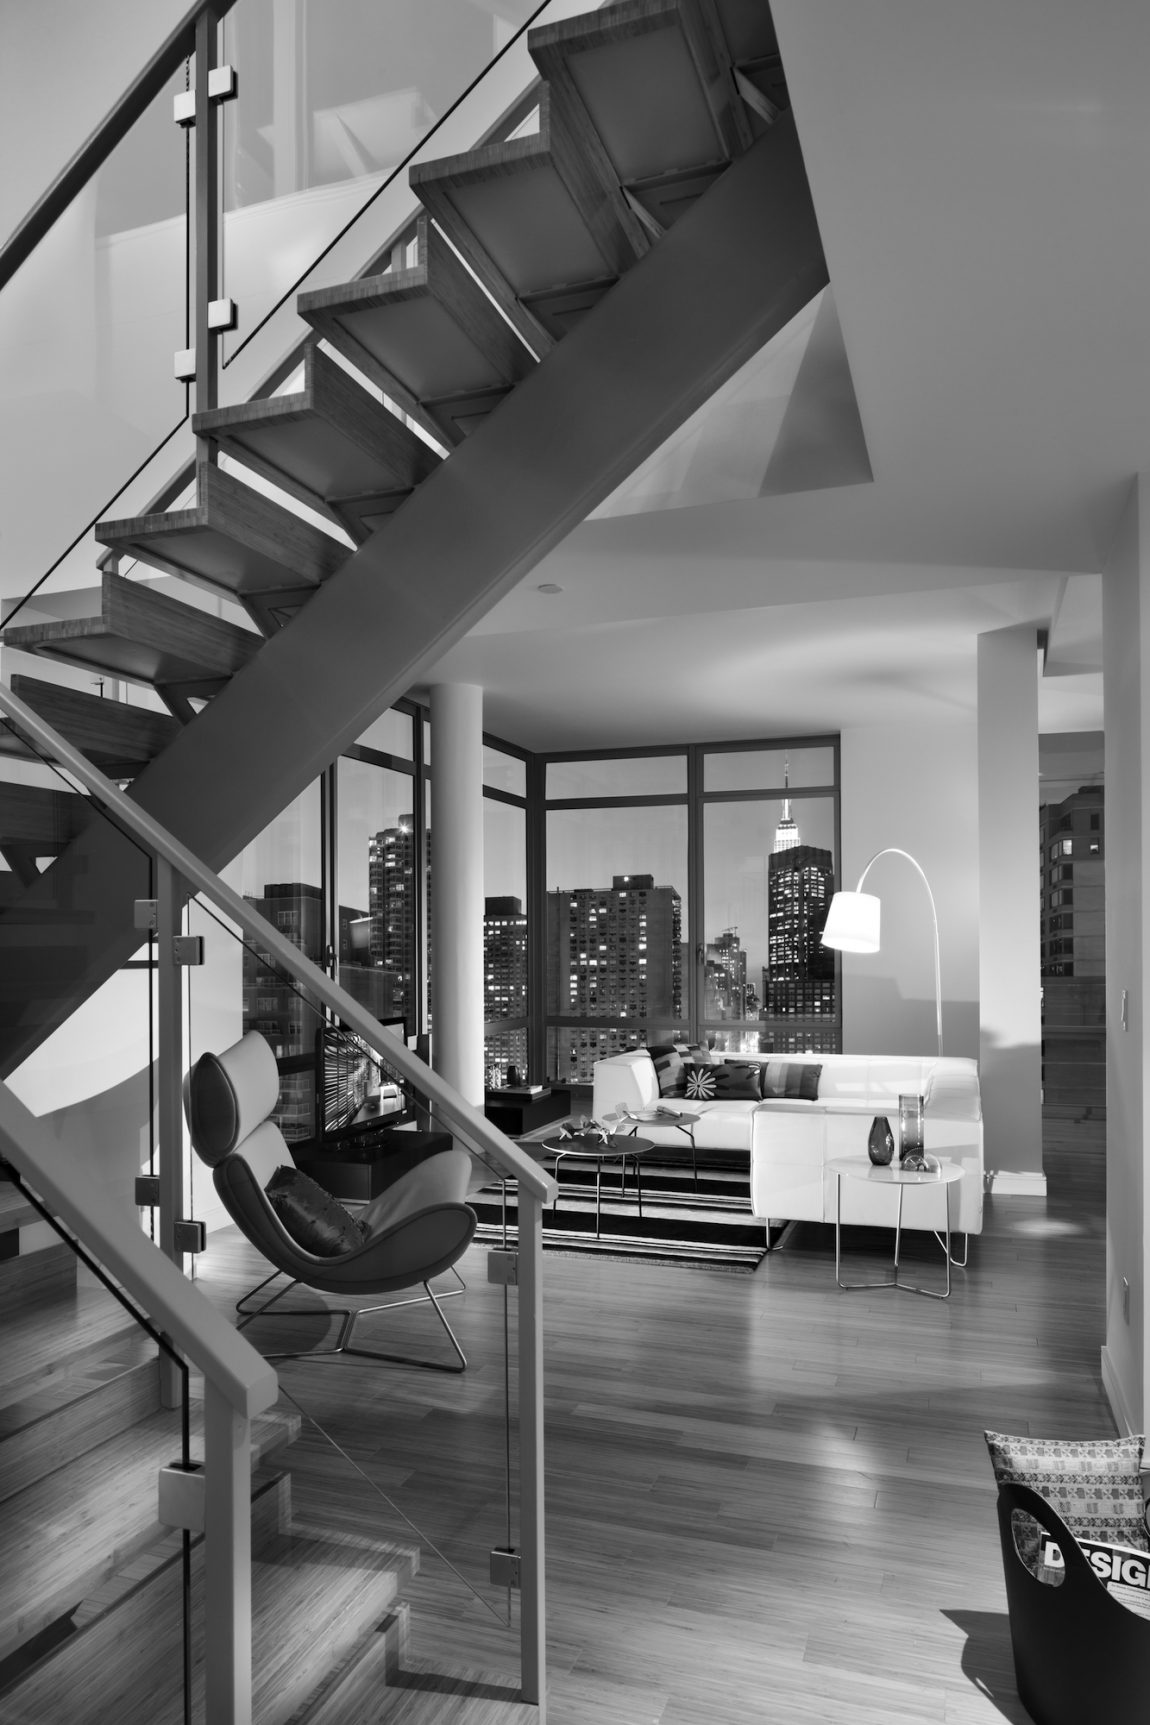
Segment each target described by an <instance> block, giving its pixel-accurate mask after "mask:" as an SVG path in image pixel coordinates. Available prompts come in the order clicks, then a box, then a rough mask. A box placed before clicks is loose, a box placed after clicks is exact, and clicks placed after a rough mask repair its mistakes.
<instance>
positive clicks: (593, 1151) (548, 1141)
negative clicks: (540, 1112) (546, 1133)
mask: <svg viewBox="0 0 1150 1725" xmlns="http://www.w3.org/2000/svg"><path fill="white" fill-rule="evenodd" d="M542 1148H543V1149H544V1150H547V1151H549V1152H550V1154H551V1155H553V1156H554V1158H555V1183H556V1186H558V1183H559V1164H560V1162H562V1160H563V1158H564V1157H565V1156H577V1157H579V1158H580V1160H582V1161H588V1160H591V1161H594V1163H595V1238H596V1239H598V1238H599V1228H600V1223H601V1221H602V1215H603V1163H604V1162H615V1161H617V1162H618V1163H619V1194H620V1196H622V1194H623V1192H624V1191H625V1190H626V1186H627V1158H628V1157H630V1159H631V1162H632V1165H633V1167H634V1169H635V1195H636V1197H637V1198H638V1200H639V1215H640V1217H641V1216H642V1214H643V1186H642V1182H641V1181H640V1178H639V1158H640V1156H645V1155H646V1154H647V1152H648V1151H649V1150H653V1149H654V1148H655V1145H654V1142H653V1141H652V1139H650V1138H636V1137H634V1136H632V1137H626V1136H624V1135H623V1134H621V1133H612V1134H611V1136H610V1137H609V1138H608V1139H607V1141H606V1142H605V1143H604V1141H603V1139H602V1138H600V1137H597V1136H596V1135H594V1134H589V1135H588V1136H587V1137H578V1138H558V1137H556V1138H544V1140H543V1143H542ZM558 1206H559V1194H558V1191H556V1194H555V1208H556V1209H558Z"/></svg>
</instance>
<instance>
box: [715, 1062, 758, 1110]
mask: <svg viewBox="0 0 1150 1725" xmlns="http://www.w3.org/2000/svg"><path fill="white" fill-rule="evenodd" d="M708 1070H709V1071H710V1072H712V1073H713V1074H714V1079H715V1097H716V1100H717V1101H719V1102H758V1101H759V1099H760V1098H761V1096H762V1094H763V1093H762V1091H761V1090H760V1089H759V1068H758V1067H757V1066H752V1065H751V1064H750V1063H749V1062H745V1061H738V1060H727V1061H720V1062H718V1063H717V1064H716V1065H714V1066H712V1067H710V1068H708Z"/></svg>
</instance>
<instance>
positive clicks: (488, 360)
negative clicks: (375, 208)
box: [298, 219, 535, 477]
mask: <svg viewBox="0 0 1150 1725" xmlns="http://www.w3.org/2000/svg"><path fill="white" fill-rule="evenodd" d="M298 310H299V314H300V316H301V317H302V318H303V319H304V320H305V322H307V323H309V324H311V326H312V328H313V329H315V330H316V331H318V333H319V334H320V335H322V336H324V337H325V339H326V340H327V341H328V342H330V343H331V345H332V347H334V348H336V349H338V351H339V352H340V353H342V354H343V355H344V356H345V357H346V358H347V359H349V360H350V361H351V363H352V364H353V365H354V366H356V367H357V368H358V369H359V370H360V371H362V372H363V373H364V375H365V376H367V377H370V378H371V380H372V381H373V382H374V383H376V384H378V385H379V387H380V388H381V389H382V390H383V391H384V393H385V394H386V395H388V396H390V397H391V398H392V400H393V401H395V402H396V403H397V405H398V406H399V407H400V408H401V409H402V410H403V412H404V413H407V414H410V415H411V417H412V418H413V419H415V420H416V421H417V422H418V423H419V424H421V425H422V426H424V428H425V429H426V430H427V431H428V432H429V433H430V434H431V436H433V437H435V438H437V439H440V440H441V441H445V442H447V443H448V444H456V443H459V442H461V441H462V439H463V438H464V437H465V436H466V435H467V433H468V432H469V431H470V430H471V429H472V428H473V426H474V425H475V424H476V423H477V422H478V420H479V419H480V418H482V417H484V415H485V414H486V413H489V412H490V411H491V409H492V408H493V407H495V406H497V405H498V403H499V402H500V401H501V400H502V399H503V397H504V396H505V395H506V394H507V392H508V390H509V389H511V388H512V387H513V386H514V385H515V384H516V383H518V381H519V380H520V379H521V378H523V377H525V376H526V375H527V373H528V372H529V371H531V370H533V368H534V365H535V360H534V358H533V355H532V353H531V352H530V351H529V350H528V348H527V347H525V346H524V344H523V342H522V341H520V340H519V339H518V338H517V336H516V335H515V333H514V331H513V330H512V329H511V328H510V327H509V325H508V323H507V321H506V319H505V318H504V317H502V316H501V315H500V312H499V310H498V309H497V308H496V305H495V304H494V303H493V301H492V300H491V299H490V298H489V297H488V296H487V295H486V294H485V293H484V292H483V290H482V288H481V287H480V286H479V284H478V283H477V282H476V281H475V279H474V277H473V276H472V275H471V274H470V273H469V272H468V270H467V269H466V268H465V267H464V265H463V264H462V263H461V262H460V260H459V258H458V257H457V256H456V255H455V253H454V252H453V251H452V249H451V247H450V246H449V245H448V244H447V242H446V241H445V240H444V238H443V236H442V234H440V233H439V232H438V231H437V230H436V228H435V227H434V226H432V224H431V223H430V222H428V221H427V220H426V219H422V220H421V221H420V222H419V223H418V224H417V228H416V237H415V261H414V263H413V264H412V265H411V266H410V267H409V268H407V269H390V270H388V271H386V272H385V273H384V274H383V275H377V276H364V277H362V278H361V279H360V280H359V281H354V282H345V283H341V284H339V285H338V286H335V287H329V288H318V289H316V290H315V291H314V292H312V293H304V294H301V295H300V297H299V300H298ZM428 454H429V455H431V454H432V452H431V451H430V450H429V451H428ZM426 471H427V470H426V469H425V472H426ZM423 476H424V475H420V477H423Z"/></svg>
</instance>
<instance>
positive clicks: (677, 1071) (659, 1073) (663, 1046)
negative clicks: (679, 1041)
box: [647, 1042, 687, 1096]
mask: <svg viewBox="0 0 1150 1725" xmlns="http://www.w3.org/2000/svg"><path fill="white" fill-rule="evenodd" d="M647 1053H648V1054H649V1055H650V1056H651V1059H652V1061H653V1062H654V1066H655V1077H656V1079H657V1080H658V1084H659V1095H660V1096H685V1095H686V1094H687V1074H686V1070H685V1067H684V1063H683V1056H682V1055H681V1054H680V1053H679V1050H678V1049H677V1048H676V1047H675V1046H674V1044H673V1043H670V1042H657V1043H652V1044H649V1045H648V1047H647Z"/></svg>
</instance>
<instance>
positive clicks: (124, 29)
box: [0, 0, 188, 239]
mask: <svg viewBox="0 0 1150 1725" xmlns="http://www.w3.org/2000/svg"><path fill="white" fill-rule="evenodd" d="M187 9H188V6H187V0H99V3H98V4H92V0H86V3H85V4H83V5H80V4H77V0H0V148H2V150H3V162H4V172H3V174H0V239H3V238H6V237H7V235H8V234H9V233H11V231H12V229H13V228H14V227H15V226H16V224H17V222H19V221H20V220H21V219H22V218H23V217H24V216H25V215H26V214H27V212H28V210H29V209H30V208H31V207H32V205H33V204H34V203H35V202H36V200H37V198H38V197H40V195H41V193H43V192H44V191H46V190H47V188H48V187H49V186H50V185H51V183H52V181H53V180H54V179H55V177H56V175H57V174H58V173H59V172H60V169H61V168H63V167H65V166H66V165H67V163H68V161H69V160H70V158H71V157H72V156H73V155H75V153H76V151H77V150H78V149H79V147H80V145H81V144H82V143H84V141H85V139H86V138H88V137H89V135H90V134H91V133H92V132H94V131H95V129H96V127H97V126H98V125H99V123H100V121H101V120H102V119H103V118H104V115H105V114H106V113H107V112H108V110H109V109H110V108H111V107H112V105H113V104H114V103H115V101H116V100H117V98H118V97H119V96H120V94H121V93H122V91H123V90H124V87H125V86H126V85H127V84H129V83H130V82H131V80H132V79H133V78H134V77H135V75H136V73H137V72H138V71H140V69H141V67H143V66H144V65H145V64H146V62H147V61H148V60H149V59H150V57H151V56H152V54H153V53H154V52H155V50H156V49H157V48H158V47H159V45H160V43H161V42H162V41H163V40H164V39H165V37H166V36H168V35H169V33H170V32H171V31H172V30H173V29H174V28H175V26H176V25H177V24H178V23H179V21H180V19H181V18H182V17H183V15H184V13H185V12H186V11H187Z"/></svg>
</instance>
